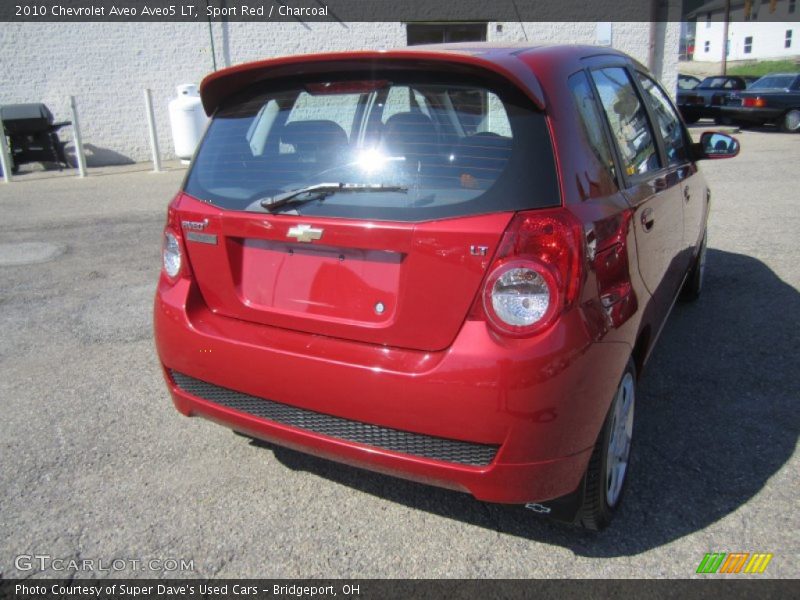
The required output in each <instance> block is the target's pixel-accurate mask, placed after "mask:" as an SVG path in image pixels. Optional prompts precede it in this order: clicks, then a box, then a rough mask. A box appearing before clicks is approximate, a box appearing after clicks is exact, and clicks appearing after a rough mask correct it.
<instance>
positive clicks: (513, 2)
mask: <svg viewBox="0 0 800 600" xmlns="http://www.w3.org/2000/svg"><path fill="white" fill-rule="evenodd" d="M511 4H513V5H514V12H515V13H517V23H519V26H520V27H521V28H522V35H524V36H525V41H526V42H527V41H528V32H527V31H525V24H524V23H523V22H522V15H520V14H519V8H517V0H511Z"/></svg>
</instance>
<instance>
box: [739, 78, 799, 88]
mask: <svg viewBox="0 0 800 600" xmlns="http://www.w3.org/2000/svg"><path fill="white" fill-rule="evenodd" d="M795 78H796V76H795V75H765V76H764V77H762V78H761V79H759V80H758V81H756V82H755V83H753V85H751V86H750V87H749V88H748V89H751V90H783V89H788V88H790V87H791V86H792V83H794V80H795Z"/></svg>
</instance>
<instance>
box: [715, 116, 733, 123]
mask: <svg viewBox="0 0 800 600" xmlns="http://www.w3.org/2000/svg"><path fill="white" fill-rule="evenodd" d="M714 124H715V125H733V121H732V120H731V118H730V117H723V116H716V117H714Z"/></svg>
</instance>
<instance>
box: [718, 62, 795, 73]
mask: <svg viewBox="0 0 800 600" xmlns="http://www.w3.org/2000/svg"><path fill="white" fill-rule="evenodd" d="M798 71H800V63H798V62H797V61H796V60H762V61H760V62H756V63H752V64H749V65H737V66H735V67H731V68H730V69H728V75H756V76H758V77H761V76H762V75H766V74H767V73H796V72H798Z"/></svg>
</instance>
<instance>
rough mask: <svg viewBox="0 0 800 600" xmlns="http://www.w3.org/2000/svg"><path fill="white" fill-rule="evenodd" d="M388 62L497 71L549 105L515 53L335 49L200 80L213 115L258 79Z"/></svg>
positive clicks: (251, 65)
mask: <svg viewBox="0 0 800 600" xmlns="http://www.w3.org/2000/svg"><path fill="white" fill-rule="evenodd" d="M387 64H394V65H396V66H407V67H416V68H425V67H431V68H435V67H439V68H441V67H447V66H449V67H451V68H452V67H453V66H461V67H463V68H465V69H474V70H476V71H486V72H490V73H495V74H498V75H501V76H502V77H503V78H505V79H507V80H508V81H509V82H511V83H512V84H514V85H515V86H516V87H518V88H519V89H520V90H521V91H522V92H523V93H524V94H525V95H526V96H528V97H529V98H530V99H531V101H533V103H534V104H535V105H536V107H537V108H539V110H544V109H545V100H544V98H545V97H544V92H543V91H542V87H541V85H540V84H539V81H538V79H536V76H535V75H534V74H533V72H532V71H531V70H530V68H529V67H528V66H527V65H525V64H524V63H523V62H522V61H521V60H519V59H518V58H517V57H516V56H514V55H513V54H510V53H503V54H495V55H477V54H470V53H467V52H456V51H443V50H438V51H431V50H424V51H423V50H391V51H359V52H335V53H327V54H305V55H299V56H287V57H283V58H274V59H268V60H262V61H257V62H251V63H245V64H242V65H237V66H235V67H230V68H227V69H223V70H221V71H216V72H215V73H211V74H210V75H208V76H207V77H206V78H205V79H203V81H202V83H201V84H200V97H201V99H202V101H203V108H204V109H205V111H206V114H207V115H208V116H211V115H212V114H213V113H214V111H215V110H216V109H217V107H218V106H219V105H220V104H221V103H222V102H223V101H224V100H225V99H226V98H228V97H229V96H231V95H233V94H235V93H236V92H238V91H240V90H242V89H244V88H246V87H247V86H249V85H251V84H253V83H256V82H262V81H268V80H270V79H277V78H279V77H286V76H291V75H297V74H298V73H326V72H332V71H350V70H356V69H359V68H360V69H364V68H370V67H375V66H381V65H387Z"/></svg>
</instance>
